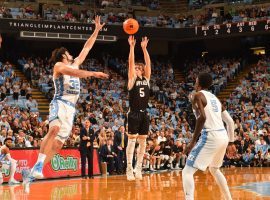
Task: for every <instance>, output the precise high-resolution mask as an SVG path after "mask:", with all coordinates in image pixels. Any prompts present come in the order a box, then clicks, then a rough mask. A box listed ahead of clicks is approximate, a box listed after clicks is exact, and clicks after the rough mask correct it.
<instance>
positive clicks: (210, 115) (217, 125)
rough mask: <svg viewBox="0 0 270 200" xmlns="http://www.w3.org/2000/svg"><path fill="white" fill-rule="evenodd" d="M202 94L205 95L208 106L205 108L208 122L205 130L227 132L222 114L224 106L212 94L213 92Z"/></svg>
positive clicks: (205, 124)
mask: <svg viewBox="0 0 270 200" xmlns="http://www.w3.org/2000/svg"><path fill="white" fill-rule="evenodd" d="M200 92H201V93H203V94H204V96H205V98H206V101H207V105H206V106H205V108H204V112H205V116H206V120H205V123H204V129H205V130H206V131H207V132H209V131H218V130H225V127H224V124H223V121H222V117H221V112H222V105H221V103H220V101H219V100H218V98H217V97H216V96H215V95H214V94H212V93H211V92H208V91H205V90H201V91H200Z"/></svg>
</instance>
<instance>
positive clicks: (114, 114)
mask: <svg viewBox="0 0 270 200" xmlns="http://www.w3.org/2000/svg"><path fill="white" fill-rule="evenodd" d="M18 63H19V66H20V67H21V69H22V70H23V71H24V73H25V75H26V77H27V78H28V80H29V82H30V83H26V84H28V86H29V87H30V85H33V86H35V87H39V88H40V90H41V91H43V92H44V94H47V96H48V97H49V98H52V97H53V96H52V95H53V93H54V89H53V85H52V84H53V83H52V66H51V65H50V64H49V63H48V60H47V59H41V58H21V59H19V60H18ZM240 63H241V61H239V60H235V59H221V60H219V62H218V61H215V60H210V61H197V62H194V63H192V62H189V64H188V65H187V66H186V68H187V69H188V70H187V72H186V73H187V75H186V81H185V82H182V83H177V82H176V81H174V71H173V67H172V65H171V64H169V63H166V64H165V63H162V62H157V61H156V62H153V64H152V66H153V67H152V68H153V69H152V77H151V79H152V80H151V96H152V97H151V100H150V102H149V107H148V112H149V115H150V121H151V123H150V128H149V137H148V140H147V153H146V155H145V160H144V168H145V170H151V171H154V170H160V169H173V168H176V169H178V168H183V167H184V165H185V161H186V157H187V156H186V155H185V154H184V153H183V151H184V149H185V148H186V145H187V144H188V143H189V141H190V139H191V138H192V133H193V128H194V119H193V120H192V114H191V111H190V110H191V109H189V108H190V103H189V100H188V94H189V93H190V92H191V91H192V88H193V85H194V79H195V77H196V74H198V72H201V71H207V72H210V73H211V74H212V76H213V78H214V82H215V83H216V84H217V85H219V84H220V83H222V84H221V85H219V86H220V89H222V87H225V86H226V84H227V82H228V81H229V80H231V79H232V78H234V76H236V75H237V73H238V72H239V71H240V70H241V69H242V67H241V64H240ZM2 66H6V67H5V68H4V67H2V68H1V69H4V70H3V73H2V74H8V73H10V74H12V68H9V67H7V66H8V65H7V64H6V65H5V64H3V65H2ZM81 68H82V69H86V70H92V71H105V72H106V73H109V74H110V75H111V79H110V80H97V79H95V78H88V79H84V80H82V81H81V85H82V87H81V97H80V99H79V101H78V103H77V106H76V109H77V114H76V119H75V122H74V127H73V129H72V133H71V136H70V138H69V139H68V140H67V141H66V143H65V145H64V146H65V147H78V145H79V142H80V129H81V127H82V126H83V124H84V120H85V119H89V120H90V122H91V127H92V129H93V130H94V132H95V137H96V140H95V144H96V145H95V146H96V147H97V148H99V150H100V156H101V159H102V161H103V162H108V159H107V158H108V155H104V151H101V149H102V148H103V147H104V146H106V145H112V148H111V149H112V152H110V156H109V157H113V158H114V159H115V160H114V159H113V161H112V162H113V165H108V166H109V169H108V171H109V172H110V173H114V170H115V169H116V170H117V169H118V168H119V167H118V163H119V161H117V153H118V151H119V150H118V146H115V138H116V137H117V136H116V135H117V134H121V132H123V133H124V132H125V127H124V124H125V114H126V113H127V111H128V105H129V104H128V96H127V88H126V81H127V78H126V69H127V66H126V62H124V61H123V60H121V59H116V58H112V57H110V56H104V58H103V61H102V62H101V61H98V60H96V59H89V60H87V61H86V62H85V63H84V64H83V65H82V67H81ZM269 70H270V59H269V58H264V59H262V60H260V61H259V62H258V64H257V65H256V67H254V68H253V69H252V71H251V72H250V74H249V75H248V76H247V77H245V78H244V79H243V80H241V84H240V85H239V86H238V87H237V88H236V89H235V91H234V92H233V93H232V94H231V96H230V98H229V99H225V100H224V101H223V103H224V106H226V107H227V109H228V111H229V112H230V113H231V115H232V116H233V118H234V120H235V142H234V144H230V145H229V146H228V149H227V153H226V156H225V158H224V166H266V165H269V162H270V148H269V145H270V126H269V125H270V119H269V114H270V89H269V85H268V83H269V80H270V77H269ZM7 71H9V72H7ZM15 80H16V79H15ZM18 81H19V80H18ZM220 89H218V90H220ZM218 90H217V87H213V88H212V91H213V92H218ZM26 94H27V91H26V92H25V95H26ZM19 96H20V97H21V96H22V94H21V95H19ZM19 99H20V98H19ZM1 105H2V112H1V119H0V126H1V135H0V142H1V141H3V140H4V139H5V138H6V137H8V136H10V137H12V138H13V139H14V147H21V148H23V147H38V146H39V145H40V142H41V140H42V138H43V137H44V135H45V134H46V132H47V130H48V120H47V119H45V120H42V119H41V118H39V114H38V112H32V111H31V109H27V108H20V105H19V106H15V107H14V106H10V105H8V103H7V102H6V101H5V100H4V102H2V104H1ZM125 147H126V144H125ZM125 147H124V148H123V150H124V149H125ZM124 161H125V158H122V162H124ZM114 164H115V165H114ZM117 172H118V173H122V172H123V171H117Z"/></svg>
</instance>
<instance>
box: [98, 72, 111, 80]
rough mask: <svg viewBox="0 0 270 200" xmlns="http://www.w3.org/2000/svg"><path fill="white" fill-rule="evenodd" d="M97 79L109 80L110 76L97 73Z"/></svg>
mask: <svg viewBox="0 0 270 200" xmlns="http://www.w3.org/2000/svg"><path fill="white" fill-rule="evenodd" d="M95 77H96V78H101V79H108V78H109V74H105V73H103V72H95Z"/></svg>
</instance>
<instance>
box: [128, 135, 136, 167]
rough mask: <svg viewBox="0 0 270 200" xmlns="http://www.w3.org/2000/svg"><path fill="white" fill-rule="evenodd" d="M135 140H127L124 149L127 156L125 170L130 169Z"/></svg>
mask: <svg viewBox="0 0 270 200" xmlns="http://www.w3.org/2000/svg"><path fill="white" fill-rule="evenodd" d="M135 144H136V139H135V138H134V139H128V145H127V149H126V155H127V168H128V169H132V161H133V154H134V149H135Z"/></svg>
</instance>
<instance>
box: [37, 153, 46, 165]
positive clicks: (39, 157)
mask: <svg viewBox="0 0 270 200" xmlns="http://www.w3.org/2000/svg"><path fill="white" fill-rule="evenodd" d="M45 159H46V155H45V154H43V153H39V154H38V159H37V163H38V162H42V163H44V161H45Z"/></svg>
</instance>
